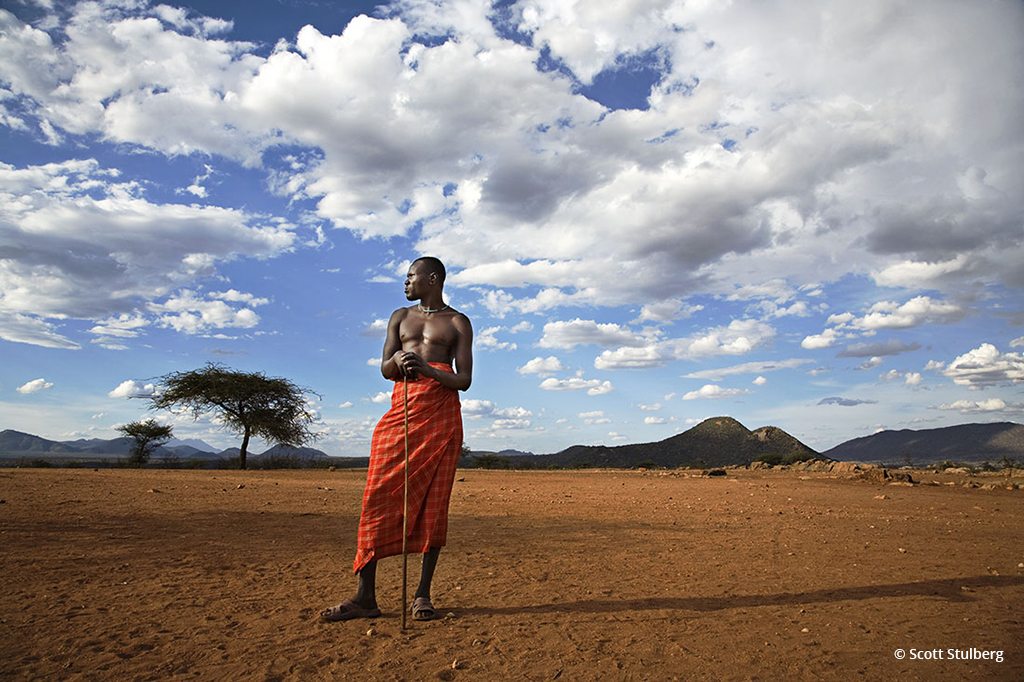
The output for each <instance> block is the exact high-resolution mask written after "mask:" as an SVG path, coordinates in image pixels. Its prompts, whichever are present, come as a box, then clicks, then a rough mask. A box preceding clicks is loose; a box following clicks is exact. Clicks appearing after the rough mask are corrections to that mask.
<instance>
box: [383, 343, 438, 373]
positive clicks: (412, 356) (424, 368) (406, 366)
mask: <svg viewBox="0 0 1024 682" xmlns="http://www.w3.org/2000/svg"><path fill="white" fill-rule="evenodd" d="M392 358H393V359H394V361H395V366H396V367H398V370H399V371H400V372H401V373H402V374H403V375H404V376H406V377H409V378H414V377H415V376H416V375H417V374H425V373H427V372H429V370H431V369H433V368H432V367H431V366H430V365H428V364H427V363H426V362H424V360H423V358H421V357H420V356H419V355H417V354H416V353H413V352H412V351H404V350H400V351H398V352H396V353H395V354H394V355H393V356H392Z"/></svg>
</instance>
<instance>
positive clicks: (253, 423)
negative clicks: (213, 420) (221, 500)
mask: <svg viewBox="0 0 1024 682" xmlns="http://www.w3.org/2000/svg"><path fill="white" fill-rule="evenodd" d="M159 383H160V385H161V389H160V390H159V391H158V392H157V393H156V394H155V395H153V396H152V397H150V398H149V400H150V403H151V406H152V407H153V408H156V409H174V408H180V409H183V410H185V411H186V412H190V413H191V414H192V417H193V418H194V419H199V418H200V417H201V416H202V415H204V414H207V413H209V412H214V413H215V414H216V415H217V418H218V419H219V420H220V422H221V424H222V425H223V426H224V427H225V428H227V429H228V430H230V431H233V432H235V433H238V434H241V435H242V444H241V447H240V452H239V457H238V459H239V466H241V468H243V469H244V468H245V458H246V454H247V452H248V448H249V439H250V438H251V437H252V436H259V437H260V438H263V439H265V440H267V441H269V442H272V443H279V444H282V445H293V446H300V445H303V444H305V443H308V442H311V441H314V440H316V438H317V434H316V433H314V432H313V431H312V430H311V429H310V426H311V425H312V423H313V422H314V421H315V420H316V414H315V413H314V412H313V410H312V409H311V408H310V404H309V401H308V400H307V393H309V394H312V395H316V394H315V393H313V392H312V391H310V390H308V389H304V388H301V387H299V386H297V385H295V384H294V383H292V382H291V381H289V380H288V379H283V378H280V377H268V376H266V375H265V374H263V373H261V372H239V371H235V370H231V369H228V368H227V367H224V366H223V365H219V364H216V363H209V364H207V365H206V366H205V367H203V368H201V369H195V370H190V371H188V372H171V373H170V374H165V375H164V376H162V377H160V379H159Z"/></svg>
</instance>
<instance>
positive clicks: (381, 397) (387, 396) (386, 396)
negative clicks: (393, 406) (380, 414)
mask: <svg viewBox="0 0 1024 682" xmlns="http://www.w3.org/2000/svg"><path fill="white" fill-rule="evenodd" d="M370 402H371V403H377V404H378V405H380V404H383V403H390V402H391V392H390V391H381V392H379V393H377V394H375V395H374V396H372V397H371V398H370Z"/></svg>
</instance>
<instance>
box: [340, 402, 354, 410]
mask: <svg viewBox="0 0 1024 682" xmlns="http://www.w3.org/2000/svg"><path fill="white" fill-rule="evenodd" d="M338 407H340V408H341V409H343V410H347V409H349V408H350V407H352V401H351V400H346V401H345V402H343V403H339V404H338Z"/></svg>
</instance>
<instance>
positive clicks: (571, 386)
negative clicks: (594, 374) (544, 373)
mask: <svg viewBox="0 0 1024 682" xmlns="http://www.w3.org/2000/svg"><path fill="white" fill-rule="evenodd" d="M540 388H541V389H543V390H545V391H583V390H586V392H587V395H603V394H605V393H610V392H611V391H612V390H613V386H612V382H610V381H601V380H600V379H584V378H583V377H581V376H575V377H570V378H567V379H555V378H554V377H549V378H547V379H545V380H544V381H542V382H540Z"/></svg>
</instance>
